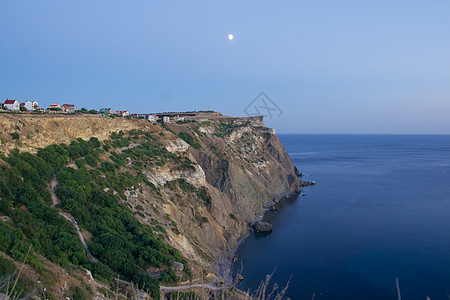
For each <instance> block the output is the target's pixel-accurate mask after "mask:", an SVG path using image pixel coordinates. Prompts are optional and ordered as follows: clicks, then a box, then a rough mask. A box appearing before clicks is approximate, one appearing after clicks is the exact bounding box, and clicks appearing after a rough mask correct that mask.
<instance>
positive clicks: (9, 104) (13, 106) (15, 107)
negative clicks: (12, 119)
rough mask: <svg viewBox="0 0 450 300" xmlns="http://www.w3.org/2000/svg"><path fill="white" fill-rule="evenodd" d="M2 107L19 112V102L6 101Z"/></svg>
mask: <svg viewBox="0 0 450 300" xmlns="http://www.w3.org/2000/svg"><path fill="white" fill-rule="evenodd" d="M4 107H5V108H6V109H8V110H19V109H20V105H19V101H17V100H8V99H6V101H5V103H4Z"/></svg>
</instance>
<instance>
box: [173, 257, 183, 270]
mask: <svg viewBox="0 0 450 300" xmlns="http://www.w3.org/2000/svg"><path fill="white" fill-rule="evenodd" d="M173 266H174V267H175V269H176V270H178V271H183V269H184V265H183V264H182V263H180V262H177V261H175V260H174V261H173Z"/></svg>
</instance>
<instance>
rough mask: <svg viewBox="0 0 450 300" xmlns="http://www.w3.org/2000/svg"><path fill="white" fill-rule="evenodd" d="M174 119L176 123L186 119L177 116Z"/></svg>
mask: <svg viewBox="0 0 450 300" xmlns="http://www.w3.org/2000/svg"><path fill="white" fill-rule="evenodd" d="M173 119H174V120H175V122H178V121H184V117H183V116H180V115H176V116H175V117H174V118H173Z"/></svg>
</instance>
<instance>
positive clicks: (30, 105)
mask: <svg viewBox="0 0 450 300" xmlns="http://www.w3.org/2000/svg"><path fill="white" fill-rule="evenodd" d="M20 106H21V107H25V108H26V110H27V111H33V110H38V109H39V106H38V103H37V101H31V100H27V101H25V102H24V103H20Z"/></svg>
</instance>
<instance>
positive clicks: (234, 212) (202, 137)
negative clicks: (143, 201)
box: [156, 118, 301, 265]
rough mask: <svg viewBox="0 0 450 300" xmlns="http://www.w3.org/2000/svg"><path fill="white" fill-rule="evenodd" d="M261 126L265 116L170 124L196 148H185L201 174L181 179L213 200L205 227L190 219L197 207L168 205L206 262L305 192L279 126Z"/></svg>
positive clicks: (207, 211)
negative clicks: (276, 129)
mask: <svg viewBox="0 0 450 300" xmlns="http://www.w3.org/2000/svg"><path fill="white" fill-rule="evenodd" d="M261 125H263V124H262V120H258V122H256V123H255V122H254V119H244V118H239V119H225V120H224V119H221V120H211V121H207V122H199V123H186V124H169V125H167V126H166V127H167V129H168V130H170V131H171V132H172V133H174V134H175V135H178V136H181V137H184V138H185V139H186V140H188V141H191V144H192V145H194V146H195V147H193V146H190V147H189V148H188V149H185V148H184V147H183V151H185V153H186V155H188V157H189V158H190V160H191V161H192V162H193V163H194V165H195V170H196V171H193V172H194V173H195V174H196V175H194V176H181V175H179V176H180V178H183V177H185V178H186V179H187V180H191V181H192V183H193V184H195V185H196V186H203V187H206V188H207V189H208V191H209V194H210V195H211V198H212V201H211V204H210V205H209V206H205V207H202V208H201V213H202V215H204V216H205V217H206V218H207V219H208V222H204V223H202V224H201V225H199V226H197V225H196V226H193V224H192V222H190V220H192V219H193V218H195V209H192V210H186V209H183V208H182V207H177V206H176V205H172V204H171V203H168V204H167V205H166V207H167V208H168V209H167V211H168V212H170V215H171V217H172V218H173V219H176V220H177V223H179V224H181V226H179V228H181V229H180V231H181V232H182V233H183V235H184V236H186V240H187V241H188V243H192V241H196V242H198V244H197V246H198V247H199V248H200V249H201V250H202V251H203V252H206V253H203V254H206V257H209V258H210V259H209V260H206V261H205V260H202V259H198V258H199V257H196V260H197V261H198V262H201V263H202V264H204V263H206V265H211V264H212V263H213V262H214V261H215V258H217V257H218V256H219V255H220V253H221V251H223V250H229V249H232V248H234V247H235V246H236V244H237V240H238V239H239V237H241V236H242V235H243V234H245V232H246V229H247V225H248V223H249V222H252V221H254V220H255V218H256V217H257V215H259V214H261V213H262V212H263V210H264V208H266V207H269V206H271V205H273V202H277V201H279V200H280V199H281V198H283V197H289V196H294V195H296V194H298V193H299V192H300V186H301V181H300V180H299V179H298V178H297V177H296V176H295V173H294V167H293V165H292V162H291V159H290V158H289V156H288V154H287V153H286V151H285V149H284V147H283V145H282V143H281V142H280V140H279V139H278V137H277V136H276V135H275V134H274V133H273V130H271V129H269V128H266V127H263V126H261ZM184 134H188V135H189V136H190V137H192V139H190V138H186V137H185V136H183V135H184ZM156 176H158V175H156ZM160 176H161V175H160ZM162 176H164V175H162ZM189 178H190V179H189ZM172 238H173V239H174V240H177V239H180V237H179V236H178V237H175V236H172ZM184 241H185V240H184V239H183V242H184ZM180 245H181V243H180V244H179V245H178V246H180ZM188 248H189V247H188ZM194 248H195V247H194ZM200 257H201V255H200ZM203 258H204V256H203Z"/></svg>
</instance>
